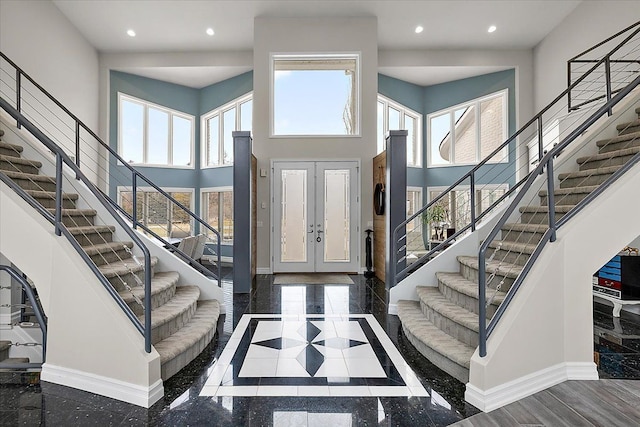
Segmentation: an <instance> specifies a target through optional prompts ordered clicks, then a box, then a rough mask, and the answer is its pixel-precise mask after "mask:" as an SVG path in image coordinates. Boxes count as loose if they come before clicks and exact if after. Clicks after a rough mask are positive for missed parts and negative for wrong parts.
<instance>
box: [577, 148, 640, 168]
mask: <svg viewBox="0 0 640 427" xmlns="http://www.w3.org/2000/svg"><path fill="white" fill-rule="evenodd" d="M637 153H640V147H629V148H623V149H622V150H615V151H609V152H607V153H602V154H593V155H591V156H584V157H578V159H577V160H576V162H578V164H579V165H584V164H585V163H589V162H596V161H600V160H609V159H611V158H614V157H622V156H633V155H635V154H637Z"/></svg>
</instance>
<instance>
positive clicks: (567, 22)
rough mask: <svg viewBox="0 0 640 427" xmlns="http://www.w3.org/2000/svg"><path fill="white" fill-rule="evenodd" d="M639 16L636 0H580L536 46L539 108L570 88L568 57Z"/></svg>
mask: <svg viewBox="0 0 640 427" xmlns="http://www.w3.org/2000/svg"><path fill="white" fill-rule="evenodd" d="M639 19H640V4H638V2H637V1H612V0H608V1H583V2H581V3H580V5H578V7H577V8H576V9H575V10H574V11H573V12H572V13H571V14H570V15H569V16H567V17H566V18H565V19H564V20H563V21H562V22H561V23H560V24H559V25H558V26H557V27H556V28H555V29H554V30H553V31H552V32H551V33H549V35H547V37H545V38H544V39H543V40H542V41H541V42H540V43H539V44H538V45H537V46H536V47H535V48H534V50H533V56H534V88H535V94H534V101H535V108H536V111H539V110H541V109H542V108H543V107H544V106H546V105H547V104H548V103H549V102H551V101H552V100H553V99H554V98H555V97H556V96H558V95H559V94H560V93H561V92H562V91H563V90H565V89H566V88H567V60H569V59H570V58H572V57H574V56H576V55H578V54H579V53H581V52H583V51H585V50H586V49H588V48H590V47H591V46H594V45H596V44H597V43H599V42H601V41H603V40H605V39H606V38H608V37H610V36H612V35H614V34H615V33H617V32H618V31H620V30H622V29H624V28H626V27H628V26H629V25H631V24H633V23H634V22H637V21H638V20H639Z"/></svg>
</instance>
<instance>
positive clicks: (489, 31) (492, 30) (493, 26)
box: [487, 25, 497, 33]
mask: <svg viewBox="0 0 640 427" xmlns="http://www.w3.org/2000/svg"><path fill="white" fill-rule="evenodd" d="M495 30H497V28H496V26H495V25H492V26H490V27H489V29H488V30H487V32H488V33H493V32H494V31H495Z"/></svg>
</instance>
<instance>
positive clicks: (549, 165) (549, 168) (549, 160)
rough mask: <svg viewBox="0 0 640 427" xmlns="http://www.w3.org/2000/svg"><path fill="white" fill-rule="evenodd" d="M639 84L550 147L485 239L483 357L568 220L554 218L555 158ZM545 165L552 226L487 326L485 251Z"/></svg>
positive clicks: (481, 262) (639, 80) (481, 263)
mask: <svg viewBox="0 0 640 427" xmlns="http://www.w3.org/2000/svg"><path fill="white" fill-rule="evenodd" d="M638 85H640V77H636V78H635V79H634V80H633V81H632V82H631V83H630V84H629V85H628V86H627V87H625V88H624V89H623V90H622V91H620V92H619V93H618V94H617V95H616V96H615V97H613V98H612V99H611V100H610V101H608V102H607V103H606V104H605V105H603V106H602V107H600V108H599V109H598V110H597V111H596V112H595V113H593V114H592V115H591V116H590V117H589V118H588V119H587V120H586V121H585V122H583V123H582V124H580V126H578V127H577V128H576V129H574V130H573V131H572V132H571V133H570V134H569V135H568V136H567V137H566V138H565V139H564V140H562V141H561V142H560V143H559V144H558V145H556V146H555V147H553V148H552V149H551V150H549V152H548V153H547V154H546V155H545V156H544V157H543V158H542V160H541V161H540V163H539V164H538V166H537V167H536V168H535V169H534V170H533V171H532V172H531V174H530V175H529V178H528V179H527V182H525V183H524V185H523V186H522V188H521V190H520V191H519V192H518V194H517V195H516V196H515V197H514V199H513V201H512V202H511V204H510V205H509V206H508V207H507V209H505V211H504V213H503V214H502V216H501V217H500V219H499V220H498V222H497V223H496V225H495V226H494V227H493V228H492V229H491V231H490V232H489V234H488V235H487V237H486V238H485V239H484V241H483V243H482V244H481V245H480V250H479V252H478V267H479V268H478V285H479V289H478V301H479V302H478V304H479V306H478V308H479V310H478V312H479V314H478V319H479V332H478V334H479V344H478V347H479V354H480V357H484V356H486V355H487V338H488V337H489V336H490V334H491V332H492V331H493V329H494V328H495V326H496V325H497V324H498V322H499V321H500V319H501V318H502V316H503V314H504V312H505V311H506V309H507V307H508V306H509V303H510V302H511V300H512V299H513V297H514V295H515V294H516V293H517V292H518V289H519V288H520V285H521V284H522V282H523V281H524V279H525V277H526V276H527V274H528V273H529V271H530V270H531V268H532V267H533V265H534V263H535V261H536V259H537V258H538V256H539V255H540V253H541V252H542V249H543V248H544V247H545V245H546V244H547V242H553V241H554V240H555V233H556V230H557V229H558V228H559V227H560V226H561V225H564V224H565V223H566V222H567V221H568V218H567V220H565V219H564V218H562V219H561V220H559V221H556V220H555V201H554V197H553V194H554V188H553V182H554V178H553V161H554V159H555V158H556V157H557V156H558V154H559V153H560V152H561V151H562V150H564V149H565V148H567V146H569V144H571V143H572V142H573V141H574V140H575V139H577V138H578V137H579V136H580V135H581V134H582V133H583V132H584V131H586V130H587V129H588V128H589V127H590V126H591V125H593V124H594V123H595V122H596V121H597V120H598V119H599V118H600V117H602V116H603V115H605V114H609V112H610V111H611V109H612V108H613V107H614V106H615V105H616V104H617V103H618V102H620V101H621V100H622V99H623V98H624V97H625V96H627V95H628V94H629V93H630V92H631V91H632V90H633V89H635V88H636V87H637V86H638ZM638 161H640V153H639V154H636V155H635V156H634V157H633V158H632V160H631V161H629V162H627V164H625V166H624V168H621V170H620V171H617V172H616V173H615V174H613V175H612V176H611V177H609V178H608V179H607V180H606V181H605V182H604V183H603V184H600V186H599V187H598V189H597V190H596V193H595V194H594V195H593V196H590V197H587V198H585V199H584V200H582V201H581V202H580V203H578V204H577V205H576V207H575V208H574V209H573V210H576V213H577V212H578V211H580V210H582V209H583V208H584V207H585V206H586V205H587V204H588V203H590V202H591V201H592V200H593V199H594V198H595V197H596V196H597V195H598V194H600V193H602V192H603V191H604V190H606V189H607V188H608V187H609V186H610V185H611V184H612V183H613V182H614V181H615V180H617V179H618V178H619V177H620V176H622V174H624V172H626V171H627V170H628V169H630V168H631V167H632V166H633V165H635V164H636V163H637V162H638ZM545 168H546V174H547V186H548V193H547V206H548V208H549V224H548V225H549V228H548V229H547V231H546V232H545V234H544V236H543V238H542V240H541V241H540V243H538V246H537V247H536V249H535V250H534V253H533V254H532V255H531V257H530V258H529V259H528V260H527V262H526V264H525V265H524V267H523V269H522V272H521V273H520V275H519V276H518V277H517V279H516V280H515V282H514V283H513V284H512V285H511V288H510V289H509V292H507V295H506V297H505V299H504V301H503V302H502V304H500V306H499V307H498V309H497V310H496V313H495V314H494V315H493V317H492V319H491V322H490V324H489V327H487V325H486V323H487V316H486V287H487V285H486V281H487V278H486V265H485V260H486V251H487V249H488V248H489V245H490V244H491V242H492V241H493V239H495V238H496V236H497V235H498V233H499V232H500V230H501V229H502V227H503V226H504V225H505V224H506V222H507V221H508V220H509V217H510V216H511V214H512V213H513V212H514V211H515V209H516V208H517V207H518V205H519V203H520V201H521V200H522V198H523V197H524V195H525V194H526V193H527V190H529V188H531V186H532V185H533V182H534V181H535V180H536V179H537V178H538V175H540V174H542V173H543V172H544V170H545ZM574 215H575V213H573V214H572V215H571V216H574Z"/></svg>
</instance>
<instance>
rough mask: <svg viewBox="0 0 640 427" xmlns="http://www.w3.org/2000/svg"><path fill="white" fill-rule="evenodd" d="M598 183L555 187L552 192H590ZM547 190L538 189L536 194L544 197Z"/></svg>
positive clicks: (561, 193)
mask: <svg viewBox="0 0 640 427" xmlns="http://www.w3.org/2000/svg"><path fill="white" fill-rule="evenodd" d="M598 187H599V186H598V185H585V186H582V187H569V188H556V189H554V190H553V194H554V195H556V196H562V195H566V194H590V193H591V192H593V191H594V190H595V189H596V188H598ZM548 193H549V192H548V191H547V190H540V191H539V192H538V195H539V196H540V197H546V196H547V194H548Z"/></svg>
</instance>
